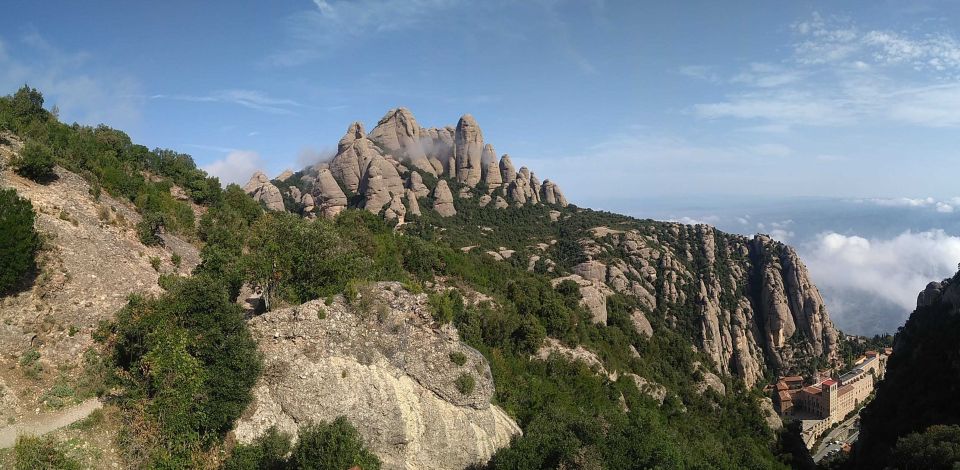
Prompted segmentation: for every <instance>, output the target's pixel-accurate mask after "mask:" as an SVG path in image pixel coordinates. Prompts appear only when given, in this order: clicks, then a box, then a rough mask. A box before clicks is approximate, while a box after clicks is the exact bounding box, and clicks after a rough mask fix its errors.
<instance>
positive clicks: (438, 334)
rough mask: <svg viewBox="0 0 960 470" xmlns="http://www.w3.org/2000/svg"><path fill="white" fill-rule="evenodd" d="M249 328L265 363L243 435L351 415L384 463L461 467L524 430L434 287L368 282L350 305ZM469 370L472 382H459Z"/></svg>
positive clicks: (265, 318)
mask: <svg viewBox="0 0 960 470" xmlns="http://www.w3.org/2000/svg"><path fill="white" fill-rule="evenodd" d="M250 328H251V331H252V333H253V336H254V338H255V339H256V341H257V342H258V344H259V347H260V350H261V351H262V352H263V354H264V361H265V364H264V365H265V367H264V373H263V374H262V376H261V378H260V380H259V382H258V383H257V385H256V386H255V388H254V397H255V399H254V401H253V403H252V404H251V405H250V408H249V409H248V410H247V412H246V413H245V414H244V417H243V418H241V420H240V421H239V422H238V424H237V427H236V430H235V435H236V437H237V439H238V440H239V441H240V442H250V441H251V440H253V439H254V438H255V437H256V436H258V435H260V434H262V433H263V432H264V431H266V429H268V428H269V427H270V426H277V427H278V428H279V429H280V430H282V431H286V432H289V433H291V434H295V433H296V429H297V427H298V426H299V425H302V424H303V423H307V422H311V421H312V422H318V421H330V420H333V419H335V418H337V417H338V416H346V417H347V419H349V420H350V422H351V423H353V424H354V425H355V426H356V427H357V429H358V430H359V431H360V434H361V435H362V436H363V438H364V441H365V442H366V443H367V445H368V446H369V447H370V448H371V450H372V451H373V452H375V453H376V454H377V455H378V456H379V457H380V459H381V460H382V461H383V463H384V466H385V468H424V469H425V468H450V469H454V468H456V469H459V468H464V467H467V466H469V465H473V464H482V463H484V462H486V461H487V460H488V459H489V458H490V456H491V455H493V453H494V452H495V451H496V450H497V449H499V448H502V447H506V446H508V445H509V443H510V439H511V438H512V437H513V436H515V435H517V434H519V433H520V429H519V427H518V426H517V425H516V423H514V422H513V420H511V419H510V418H509V417H508V416H507V415H506V414H505V413H504V412H503V410H501V409H500V408H498V407H496V406H494V405H491V404H490V398H491V397H492V396H493V393H494V384H493V378H492V376H491V374H490V368H489V365H488V364H487V362H486V360H485V359H484V357H483V356H482V355H481V354H480V353H479V352H477V351H476V350H474V349H472V348H470V347H468V346H466V345H465V344H463V343H462V342H460V340H459V338H458V335H457V332H456V330H455V329H454V328H453V327H452V326H449V325H447V326H444V327H440V326H438V325H436V324H435V323H434V322H433V320H432V317H431V314H430V310H429V307H428V303H427V295H426V294H416V295H413V294H410V293H409V292H407V291H406V290H404V289H403V287H402V286H401V285H400V284H399V283H389V282H384V283H377V284H371V285H369V286H367V287H365V288H361V289H360V293H359V294H358V298H356V299H354V300H353V301H352V302H350V303H347V302H346V300H345V299H344V298H343V296H338V297H336V298H335V299H334V300H333V302H332V303H330V305H326V304H325V303H324V301H323V300H316V301H312V302H307V303H305V304H302V305H299V306H296V307H291V308H286V309H282V310H277V311H272V312H268V313H266V314H263V315H261V316H259V317H256V318H254V319H252V320H250ZM454 356H460V357H462V358H464V360H463V361H462V365H458V364H457V363H456V362H454V360H453V357H454ZM463 376H469V377H471V378H472V379H473V381H474V383H475V386H474V387H473V388H472V389H471V390H466V391H465V390H463V389H462V388H459V387H458V386H457V382H458V379H460V377H463Z"/></svg>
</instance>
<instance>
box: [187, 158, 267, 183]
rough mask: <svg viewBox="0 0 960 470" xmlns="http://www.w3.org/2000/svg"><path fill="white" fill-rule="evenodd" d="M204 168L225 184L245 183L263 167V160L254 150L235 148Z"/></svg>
mask: <svg viewBox="0 0 960 470" xmlns="http://www.w3.org/2000/svg"><path fill="white" fill-rule="evenodd" d="M202 168H203V170H204V171H206V172H207V173H209V174H211V175H213V176H216V177H218V178H220V182H221V183H222V184H223V185H224V186H226V185H227V184H230V183H237V184H240V185H243V184H244V183H246V182H247V181H248V180H249V179H250V176H251V175H253V173H254V172H255V171H257V170H259V169H261V168H263V161H262V159H261V157H260V154H259V153H257V152H254V151H252V150H233V151H231V152H230V153H228V154H226V155H225V156H224V157H223V158H221V159H219V160H215V161H213V162H211V163H210V164H207V165H204V166H203V167H202Z"/></svg>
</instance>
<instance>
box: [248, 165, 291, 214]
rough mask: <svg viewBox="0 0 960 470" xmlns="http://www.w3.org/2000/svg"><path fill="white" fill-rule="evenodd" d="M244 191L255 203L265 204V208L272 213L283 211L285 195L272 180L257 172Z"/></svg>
mask: <svg viewBox="0 0 960 470" xmlns="http://www.w3.org/2000/svg"><path fill="white" fill-rule="evenodd" d="M243 190H244V191H245V192H246V193H247V194H249V195H250V197H252V198H253V199H254V200H255V201H257V202H261V203H263V205H264V207H266V208H267V209H268V210H271V211H283V210H285V209H284V206H283V194H281V193H280V190H279V189H277V187H276V186H274V185H273V183H271V182H270V178H267V175H265V174H263V172H262V171H257V172H256V173H254V174H253V176H251V177H250V181H247V184H245V185H244V186H243Z"/></svg>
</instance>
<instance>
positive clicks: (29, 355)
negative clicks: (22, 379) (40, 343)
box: [18, 349, 43, 379]
mask: <svg viewBox="0 0 960 470" xmlns="http://www.w3.org/2000/svg"><path fill="white" fill-rule="evenodd" d="M18 362H19V364H20V370H22V371H23V374H24V375H26V376H27V377H30V378H31V379H36V378H39V377H40V373H41V372H43V366H42V365H41V364H40V351H37V350H36V349H29V350H27V352H25V353H23V355H22V356H20V360H19V361H18Z"/></svg>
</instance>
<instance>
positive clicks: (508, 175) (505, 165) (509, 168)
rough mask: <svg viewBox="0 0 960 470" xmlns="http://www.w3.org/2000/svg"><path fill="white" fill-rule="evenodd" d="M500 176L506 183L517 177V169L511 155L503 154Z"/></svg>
mask: <svg viewBox="0 0 960 470" xmlns="http://www.w3.org/2000/svg"><path fill="white" fill-rule="evenodd" d="M500 177H501V179H502V180H503V184H504V185H509V184H510V183H513V180H515V179H517V169H516V168H514V167H513V161H511V160H510V155H507V154H503V156H502V157H500Z"/></svg>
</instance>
